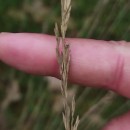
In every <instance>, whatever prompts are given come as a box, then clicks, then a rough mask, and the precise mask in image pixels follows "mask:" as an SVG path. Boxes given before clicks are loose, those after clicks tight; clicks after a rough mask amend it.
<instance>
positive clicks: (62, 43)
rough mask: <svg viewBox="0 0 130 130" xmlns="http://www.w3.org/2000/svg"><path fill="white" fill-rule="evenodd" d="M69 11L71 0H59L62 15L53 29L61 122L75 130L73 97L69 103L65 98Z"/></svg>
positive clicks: (69, 128)
mask: <svg viewBox="0 0 130 130" xmlns="http://www.w3.org/2000/svg"><path fill="white" fill-rule="evenodd" d="M70 12H71V0H61V16H62V21H61V27H60V31H59V29H58V25H57V24H55V29H54V31H55V35H56V41H57V47H56V54H57V59H58V63H59V68H60V76H61V93H62V96H63V99H64V112H63V123H64V127H65V130H77V128H78V125H79V116H77V118H76V120H74V113H75V99H74V97H73V98H72V101H71V103H69V101H68V100H67V98H68V93H67V88H68V73H69V66H70V58H71V57H70V46H69V44H68V43H67V42H66V39H65V36H66V31H67V28H68V23H69V18H70ZM60 34H61V37H60Z"/></svg>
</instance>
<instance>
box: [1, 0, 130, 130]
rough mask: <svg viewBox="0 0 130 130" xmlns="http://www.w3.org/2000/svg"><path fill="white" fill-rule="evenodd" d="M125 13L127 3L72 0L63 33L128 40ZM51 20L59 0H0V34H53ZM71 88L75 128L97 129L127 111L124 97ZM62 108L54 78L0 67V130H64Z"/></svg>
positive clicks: (57, 11)
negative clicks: (65, 30) (69, 15)
mask: <svg viewBox="0 0 130 130" xmlns="http://www.w3.org/2000/svg"><path fill="white" fill-rule="evenodd" d="M129 12H130V1H129V0H73V1H72V14H71V18H70V24H69V30H68V34H67V35H68V36H69V37H83V38H94V39H104V40H126V41H129V40H130V36H129V33H130V25H129V23H130V14H129ZM56 21H58V22H59V21H60V0H0V32H34V33H46V34H51V35H53V34H54V32H53V30H54V23H55V22H56ZM12 42H13V41H12ZM70 86H71V87H70V88H69V90H68V93H69V95H70V97H71V96H72V95H74V94H76V102H77V103H76V104H77V105H76V113H78V114H79V116H80V119H81V122H80V125H79V130H101V128H102V127H103V126H104V125H105V124H106V123H107V122H108V121H109V120H110V119H111V118H113V117H115V116H117V115H120V114H122V113H124V112H126V111H128V110H129V109H130V101H129V100H128V99H125V98H124V97H121V96H119V95H116V94H115V93H113V92H111V91H109V92H108V91H105V90H101V89H92V88H90V87H89V86H88V87H79V86H77V85H70ZM68 100H69V99H68ZM62 107H63V105H62V99H61V94H60V89H59V80H56V79H54V78H49V77H41V76H33V75H29V74H25V73H23V72H20V71H17V70H15V69H13V68H11V67H9V66H7V65H5V64H3V63H0V130H54V129H56V130H63V129H64V128H63V123H62V120H61V119H62V115H61V111H62Z"/></svg>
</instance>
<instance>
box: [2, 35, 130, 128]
mask: <svg viewBox="0 0 130 130" xmlns="http://www.w3.org/2000/svg"><path fill="white" fill-rule="evenodd" d="M67 41H68V42H69V43H70V49H71V62H70V72H69V81H70V82H72V83H77V84H82V85H84V86H88V85H89V86H93V87H99V86H101V87H102V88H104V89H107V90H113V91H115V92H117V93H118V94H120V95H122V96H125V97H127V98H130V79H129V78H130V43H127V42H125V41H119V42H114V41H101V40H91V39H74V38H68V39H67ZM55 49H56V40H55V37H54V36H49V35H43V34H31V33H28V34H27V33H16V34H13V33H1V34H0V60H1V61H2V62H4V63H6V64H8V65H10V66H13V67H14V68H16V69H19V70H21V71H24V72H27V73H30V74H36V75H43V76H54V77H57V78H59V68H58V63H57V57H56V52H55ZM103 130H130V112H128V113H126V114H125V115H123V116H120V117H117V118H115V119H113V120H112V121H110V122H109V123H108V124H107V125H106V126H105V127H104V128H103Z"/></svg>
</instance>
